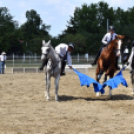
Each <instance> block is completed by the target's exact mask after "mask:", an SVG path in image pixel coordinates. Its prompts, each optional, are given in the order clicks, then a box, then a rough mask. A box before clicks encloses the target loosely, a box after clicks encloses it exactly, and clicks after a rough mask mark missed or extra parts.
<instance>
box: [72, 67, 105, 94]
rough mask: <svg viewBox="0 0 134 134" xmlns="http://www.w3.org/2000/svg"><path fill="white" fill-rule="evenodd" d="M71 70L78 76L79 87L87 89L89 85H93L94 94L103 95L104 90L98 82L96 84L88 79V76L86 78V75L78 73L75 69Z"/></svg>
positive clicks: (91, 79)
mask: <svg viewBox="0 0 134 134" xmlns="http://www.w3.org/2000/svg"><path fill="white" fill-rule="evenodd" d="M73 70H74V72H75V73H76V74H77V75H78V76H79V80H80V84H81V86H87V87H89V86H90V84H92V83H93V86H94V91H95V92H101V94H104V93H105V90H104V89H103V87H102V85H101V84H100V83H99V82H97V81H96V80H94V79H93V78H91V77H89V76H87V75H85V74H83V73H80V72H79V71H77V70H76V69H73Z"/></svg>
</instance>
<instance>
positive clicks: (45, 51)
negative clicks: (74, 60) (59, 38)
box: [41, 40, 61, 101]
mask: <svg viewBox="0 0 134 134" xmlns="http://www.w3.org/2000/svg"><path fill="white" fill-rule="evenodd" d="M50 43H51V41H48V42H47V43H46V42H45V41H44V40H43V41H42V48H41V49H42V56H41V60H44V61H45V62H46V65H45V82H46V92H45V96H46V100H47V101H48V100H49V99H50V94H49V89H50V86H51V84H50V82H51V77H52V76H53V77H54V78H55V101H59V99H58V89H59V80H60V72H61V59H60V57H59V55H58V54H57V53H56V52H55V50H54V49H53V47H52V46H51V45H50Z"/></svg>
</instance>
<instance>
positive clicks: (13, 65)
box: [13, 53, 14, 67]
mask: <svg viewBox="0 0 134 134" xmlns="http://www.w3.org/2000/svg"><path fill="white" fill-rule="evenodd" d="M13 67H14V53H13Z"/></svg>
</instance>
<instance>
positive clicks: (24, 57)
mask: <svg viewBox="0 0 134 134" xmlns="http://www.w3.org/2000/svg"><path fill="white" fill-rule="evenodd" d="M23 62H25V53H24V54H23Z"/></svg>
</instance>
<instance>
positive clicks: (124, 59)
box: [122, 46, 129, 63]
mask: <svg viewBox="0 0 134 134" xmlns="http://www.w3.org/2000/svg"><path fill="white" fill-rule="evenodd" d="M128 56H129V49H128V47H127V46H125V49H124V51H123V55H122V62H123V63H125V62H127V59H128Z"/></svg>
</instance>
